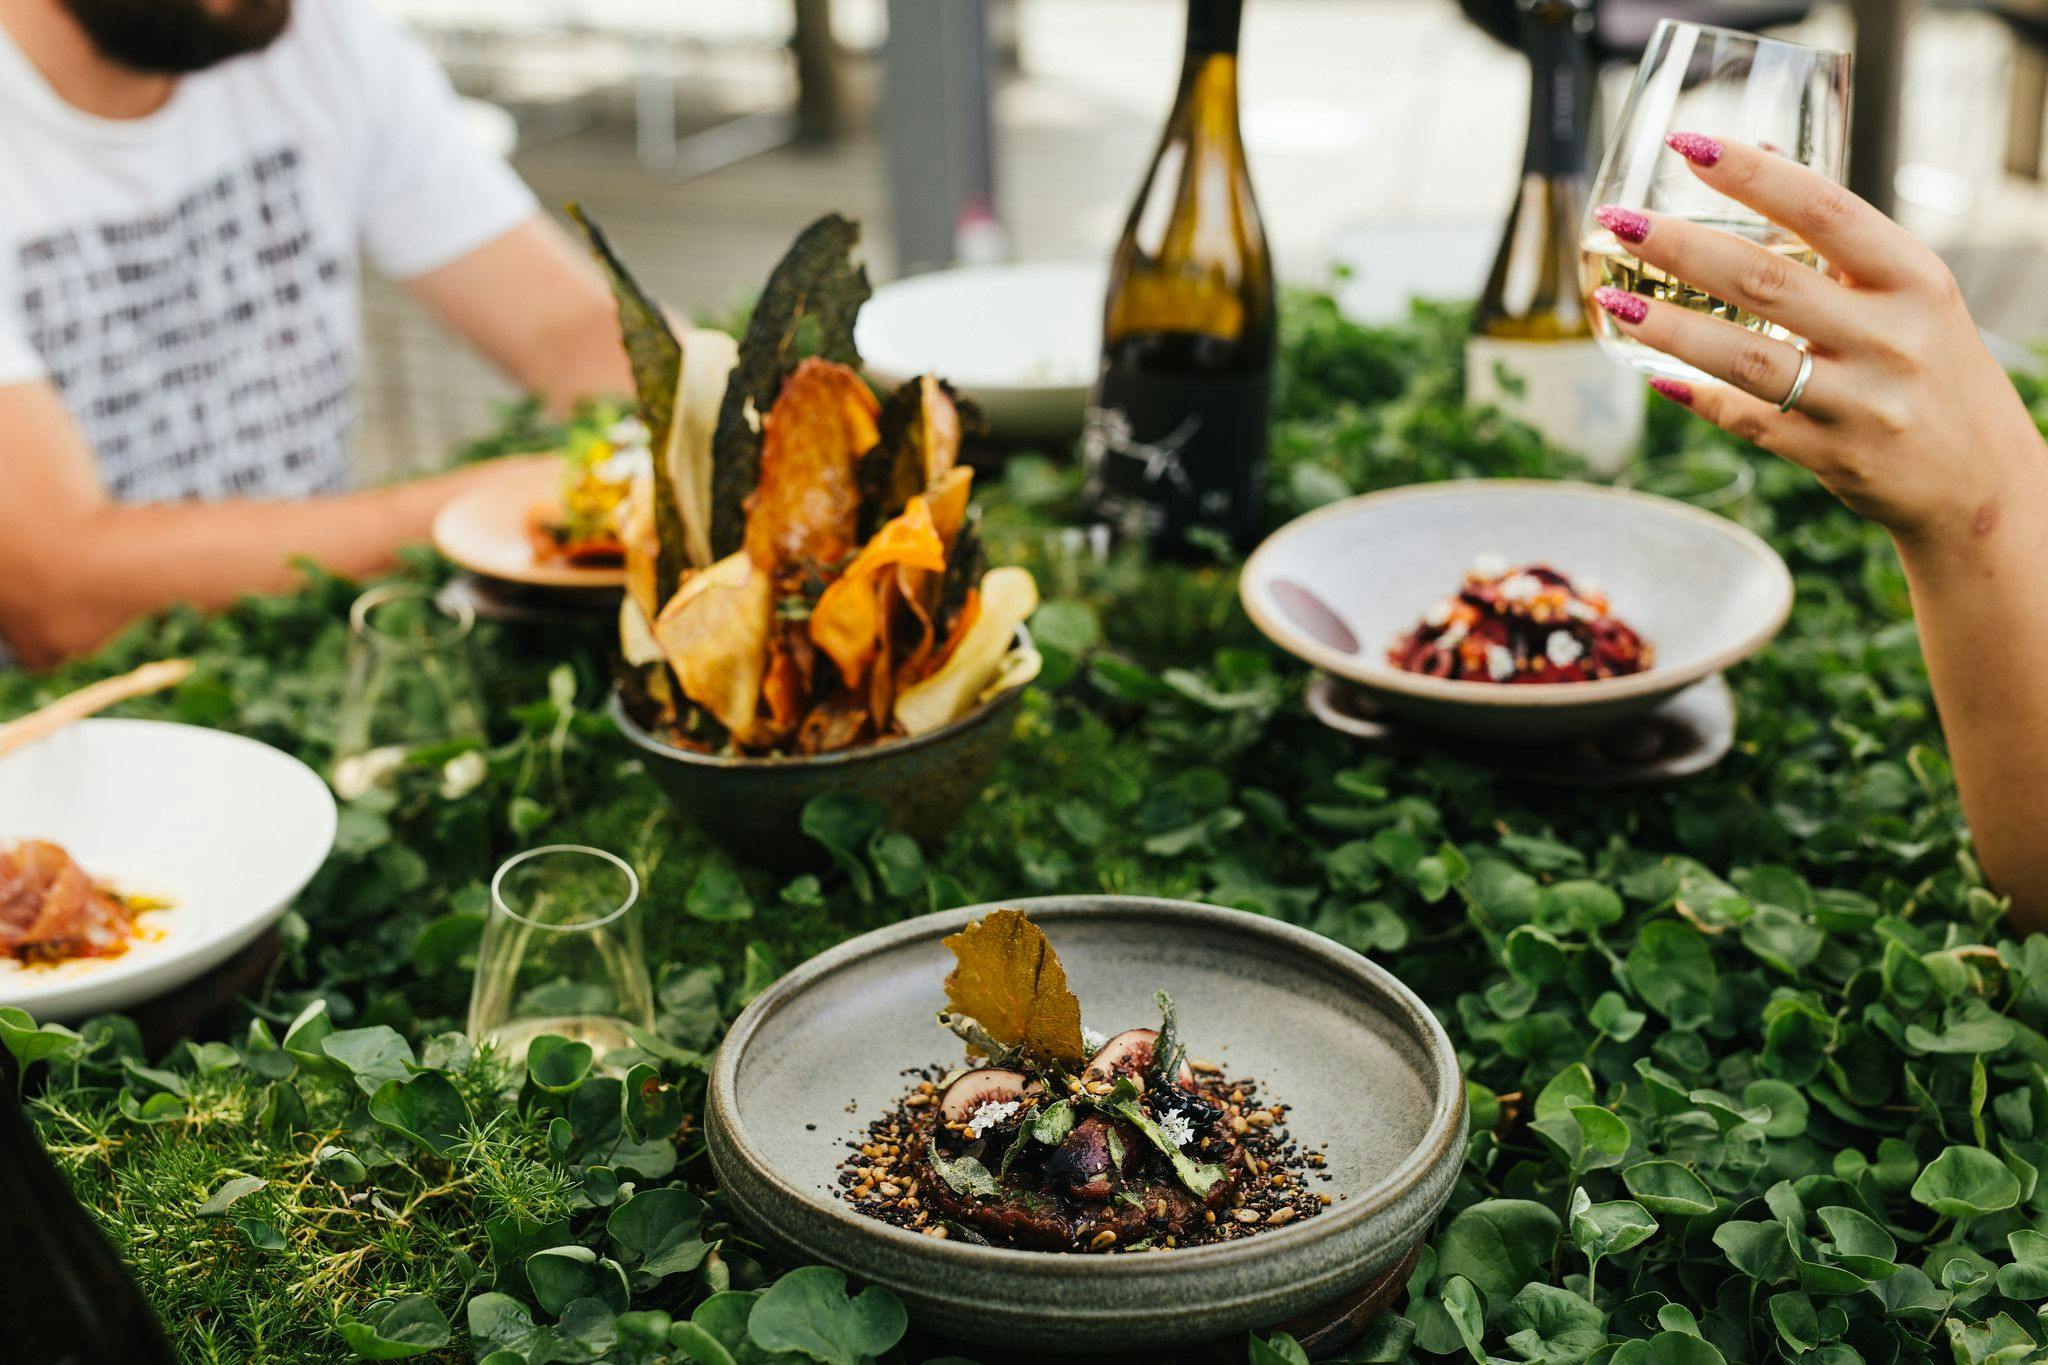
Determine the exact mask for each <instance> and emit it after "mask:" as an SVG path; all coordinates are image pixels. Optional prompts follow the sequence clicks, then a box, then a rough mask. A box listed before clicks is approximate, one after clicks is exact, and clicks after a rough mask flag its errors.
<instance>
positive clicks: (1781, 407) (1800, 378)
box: [1778, 350, 1813, 412]
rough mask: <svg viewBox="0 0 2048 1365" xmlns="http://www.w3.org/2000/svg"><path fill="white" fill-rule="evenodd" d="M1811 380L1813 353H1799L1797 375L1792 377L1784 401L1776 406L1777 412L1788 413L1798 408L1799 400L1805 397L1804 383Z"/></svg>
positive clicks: (1804, 351)
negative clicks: (1790, 387) (1789, 389)
mask: <svg viewBox="0 0 2048 1365" xmlns="http://www.w3.org/2000/svg"><path fill="white" fill-rule="evenodd" d="M1811 378H1813V352H1812V351H1807V350H1802V351H1800V353H1799V373H1798V374H1796V375H1794V376H1793V377H1792V389H1791V391H1790V392H1789V393H1787V394H1786V395H1785V401H1784V402H1782V403H1780V404H1778V411H1779V412H1790V411H1792V409H1794V408H1796V407H1798V406H1799V400H1800V399H1801V398H1803V397H1805V395H1806V381H1807V380H1809V379H1811Z"/></svg>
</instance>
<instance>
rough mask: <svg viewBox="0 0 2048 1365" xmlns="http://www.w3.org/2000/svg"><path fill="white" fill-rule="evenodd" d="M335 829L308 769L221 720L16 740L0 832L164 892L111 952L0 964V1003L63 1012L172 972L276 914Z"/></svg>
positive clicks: (94, 728) (191, 966) (177, 975)
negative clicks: (121, 947)
mask: <svg viewBox="0 0 2048 1365" xmlns="http://www.w3.org/2000/svg"><path fill="white" fill-rule="evenodd" d="M334 829H335V808H334V797H333V796H332V795H331V794H330V793H329V792H328V790H327V784H326V783H325V782H323V781H321V780H320V778H319V777H318V776H317V775H316V774H315V773H314V772H313V770H312V769H311V768H308V767H307V766H306V765H305V764H303V763H301V762H299V761H298V760H297V759H295V758H292V757H290V756H289V755H287V754H282V753H279V752H278V751H277V750H276V749H273V748H271V747H270V746H269V745H267V744H259V743H257V742H256V741H255V740H253V739H245V738H243V737H242V736H240V735H231V734H228V733H226V732H225V731H221V730H208V729H203V728H201V727H199V726H196V725H173V724H169V723H167V722H163V721H150V720H86V721H80V722H79V723H78V724H76V725H72V726H70V727H69V728H67V729H64V730H60V731H58V732H57V733H56V734H54V735H52V736H50V737H49V738H48V739H45V740H42V741H41V742H39V743H36V744H31V745H29V746H28V747H27V748H25V749H18V750H16V751H15V752H14V753H12V754H9V755H8V756H7V757H6V758H4V759H0V845H11V844H14V843H16V842H17V841H19V840H22V839H48V840H50V841H51V842H53V843H58V844H62V845H63V846H64V848H65V850H66V851H68V852H69V853H70V854H71V856H72V857H73V858H74V859H75V860H76V861H77V862H78V865H79V866H80V867H82V868H84V869H85V871H86V872H87V873H88V874H89V875H91V876H93V877H96V878H99V879H101V880H103V881H107V882H110V883H112V884H113V885H114V886H115V887H116V888H118V889H119V890H122V891H125V892H129V893H133V894H141V895H148V896H153V897H158V898H161V899H164V900H168V901H170V902H171V903H172V904H171V906H170V908H168V909H164V910H152V911H150V912H148V913H147V914H146V915H144V917H143V921H142V922H143V923H144V924H145V925H147V926H149V927H150V929H151V930H152V931H153V934H154V936H153V937H151V938H148V939H145V940H143V941H139V942H137V943H135V944H134V945H132V946H131V947H130V948H129V949H128V951H127V952H125V953H123V954H121V955H120V956H119V957H111V958H97V959H80V960H74V961H71V962H64V963H59V964H56V965H54V966H46V967H24V966H22V965H20V964H19V963H16V962H13V961H0V1005H18V1006H20V1007H21V1008H22V1009H25V1010H27V1011H28V1012H29V1013H30V1014H33V1015H34V1016H35V1017H36V1018H37V1019H40V1020H50V1019H76V1018H80V1017H83V1016H85V1015H90V1014H97V1013H100V1012H102V1011H105V1010H119V1009H126V1008H128V1007H130V1006H132V1005H135V1004H137V1003H139V1002H141V1001H143V1000H147V999H149V998H150V997H152V996H157V995H162V994H163V993H164V992H166V991H170V990H174V989H176V988H177V987H179V986H182V985H184V984H185V983H186V982H188V981H191V980H192V979H193V978H195V977H197V976H199V975H200V974H201V973H202V972H205V971H206V970H207V969H208V968H211V967H214V966H217V965H219V964H220V963H221V962H224V961H226V960H227V958H229V957H230V956H232V955H233V954H234V953H235V952H236V951H237V950H238V949H240V948H242V947H244V946H245V945H247V944H248V943H249V942H250V940H252V939H254V938H255V937H256V936H257V935H258V934H260V933H262V932H263V931H264V929H266V928H268V927H269V926H270V925H271V924H272V923H274V922H275V921H276V920H277V918H278V917H279V916H280V915H282V914H283V913H284V911H285V907H286V906H287V905H289V904H290V903H291V900H292V897H294V896H296V895H297V894H298V893H299V892H300V890H302V889H303V888H304V887H305V885H306V882H307V881H308V880H309V879H310V878H311V877H312V875H313V873H314V872H316V871H318V870H319V867H320V864H321V863H322V862H323V861H325V860H326V857H327V854H328V851H329V850H330V849H331V848H333V846H334Z"/></svg>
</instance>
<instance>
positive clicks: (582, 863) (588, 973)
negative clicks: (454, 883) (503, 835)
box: [469, 844, 654, 1060]
mask: <svg viewBox="0 0 2048 1365" xmlns="http://www.w3.org/2000/svg"><path fill="white" fill-rule="evenodd" d="M639 902H640V878H639V875H638V874H637V873H635V872H634V871H633V868H632V866H631V865H630V864H628V863H627V862H626V860H625V859H623V858H621V857H619V856H618V855H617V854H613V853H607V852H605V851H604V850H603V849H600V848H585V847H582V846H580V845H576V844H550V845H548V846H547V847H545V848H536V849H530V850H528V851H527V852H525V853H521V854H519V855H518V856H517V857H515V858H512V859H510V860H508V861H507V862H506V863H505V865H504V866H503V867H500V868H499V869H498V874H497V876H495V877H493V878H492V879H491V909H490V918H489V919H487V920H486V921H485V922H484V935H483V942H482V943H481V944H480V945H479V946H478V948H477V957H476V984H475V986H474V987H473V988H472V989H471V991H470V997H469V1035H470V1037H472V1038H475V1039H477V1040H478V1041H479V1042H481V1041H483V1040H484V1039H490V1040H492V1041H494V1042H495V1043H496V1044H497V1046H498V1050H499V1052H500V1054H501V1055H503V1056H506V1057H509V1058H511V1059H513V1060H517V1059H519V1058H521V1057H524V1056H525V1055H526V1049H527V1047H528V1045H529V1044H531V1043H532V1041H533V1040H534V1039H535V1038H537V1037H539V1036H540V1035H542V1034H544V1033H551V1034H557V1035H559V1036H561V1037H564V1038H568V1039H570V1040H571V1041H573V1042H581V1043H588V1044H589V1045H590V1048H591V1051H593V1052H594V1053H596V1054H597V1056H598V1057H600V1058H602V1057H603V1056H604V1055H605V1054H606V1053H608V1052H611V1051H614V1050H616V1049H619V1048H624V1047H630V1046H631V1045H632V1037H631V1035H630V1034H629V1033H628V1032H627V1028H628V1026H633V1027H638V1028H643V1029H647V1028H652V1027H653V1025H654V986H653V983H652V982H651V981H650V980H649V979H648V975H647V955H646V953H645V952H644V951H643V949H642V947H641V942H640V916H639V912H638V908H637V907H638V905H639Z"/></svg>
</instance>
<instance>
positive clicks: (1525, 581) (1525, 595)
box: [1500, 573, 1543, 602]
mask: <svg viewBox="0 0 2048 1365" xmlns="http://www.w3.org/2000/svg"><path fill="white" fill-rule="evenodd" d="M1542 591H1543V580H1542V579H1540V578H1538V577H1536V575H1534V574H1526V573H1518V574H1516V575H1515V576H1514V577H1513V578H1510V579H1508V580H1507V581H1506V582H1504V583H1502V584H1501V585H1500V595H1501V598H1502V600H1504V601H1508V602H1533V601H1535V600H1536V594H1537V593H1539V592H1542Z"/></svg>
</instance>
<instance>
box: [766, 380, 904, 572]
mask: <svg viewBox="0 0 2048 1365" xmlns="http://www.w3.org/2000/svg"><path fill="white" fill-rule="evenodd" d="M875 412H876V406H875V396H874V394H872V393H870V392H869V391H868V386H867V385H866V384H865V383H863V382H862V381H861V377H860V376H859V375H857V374H855V373H854V372H853V371H852V370H849V369H848V368H846V366H844V365H837V364H834V363H833V362H831V361H829V360H819V359H818V358H817V357H815V356H813V357H812V358H810V359H809V360H806V361H804V362H803V363H802V364H801V365H799V366H797V367H796V372H795V373H794V374H792V375H790V377H789V379H788V382H786V383H785V384H783V386H782V392H781V394H780V396H778V397H777V398H776V400H775V406H773V407H772V408H770V409H769V410H768V415H767V417H766V419H765V421H764V423H763V427H764V432H763V436H762V441H761V481H760V483H758V484H756V485H755V487H754V492H753V494H752V496H750V497H749V498H748V499H747V505H746V540H745V545H746V551H747V553H748V554H749V555H751V556H752V557H753V560H754V562H755V563H756V564H758V565H760V566H761V567H762V568H763V569H765V570H767V571H768V572H769V573H771V574H776V573H778V572H779V571H780V570H781V569H782V568H783V567H785V566H789V565H794V566H797V567H799V568H803V569H807V570H811V571H814V572H823V571H825V570H829V569H831V568H833V567H835V566H837V565H838V564H840V563H841V562H843V561H844V560H845V559H846V557H847V556H848V555H849V554H851V553H852V552H853V548H854V546H855V545H856V544H857V543H858V541H857V540H856V538H855V533H856V530H857V528H858V524H859V520H860V476H859V470H860V460H861V456H862V455H864V454H866V453H867V451H868V450H869V449H870V448H871V447H872V446H873V445H874V444H875V440H876V434H875Z"/></svg>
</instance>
